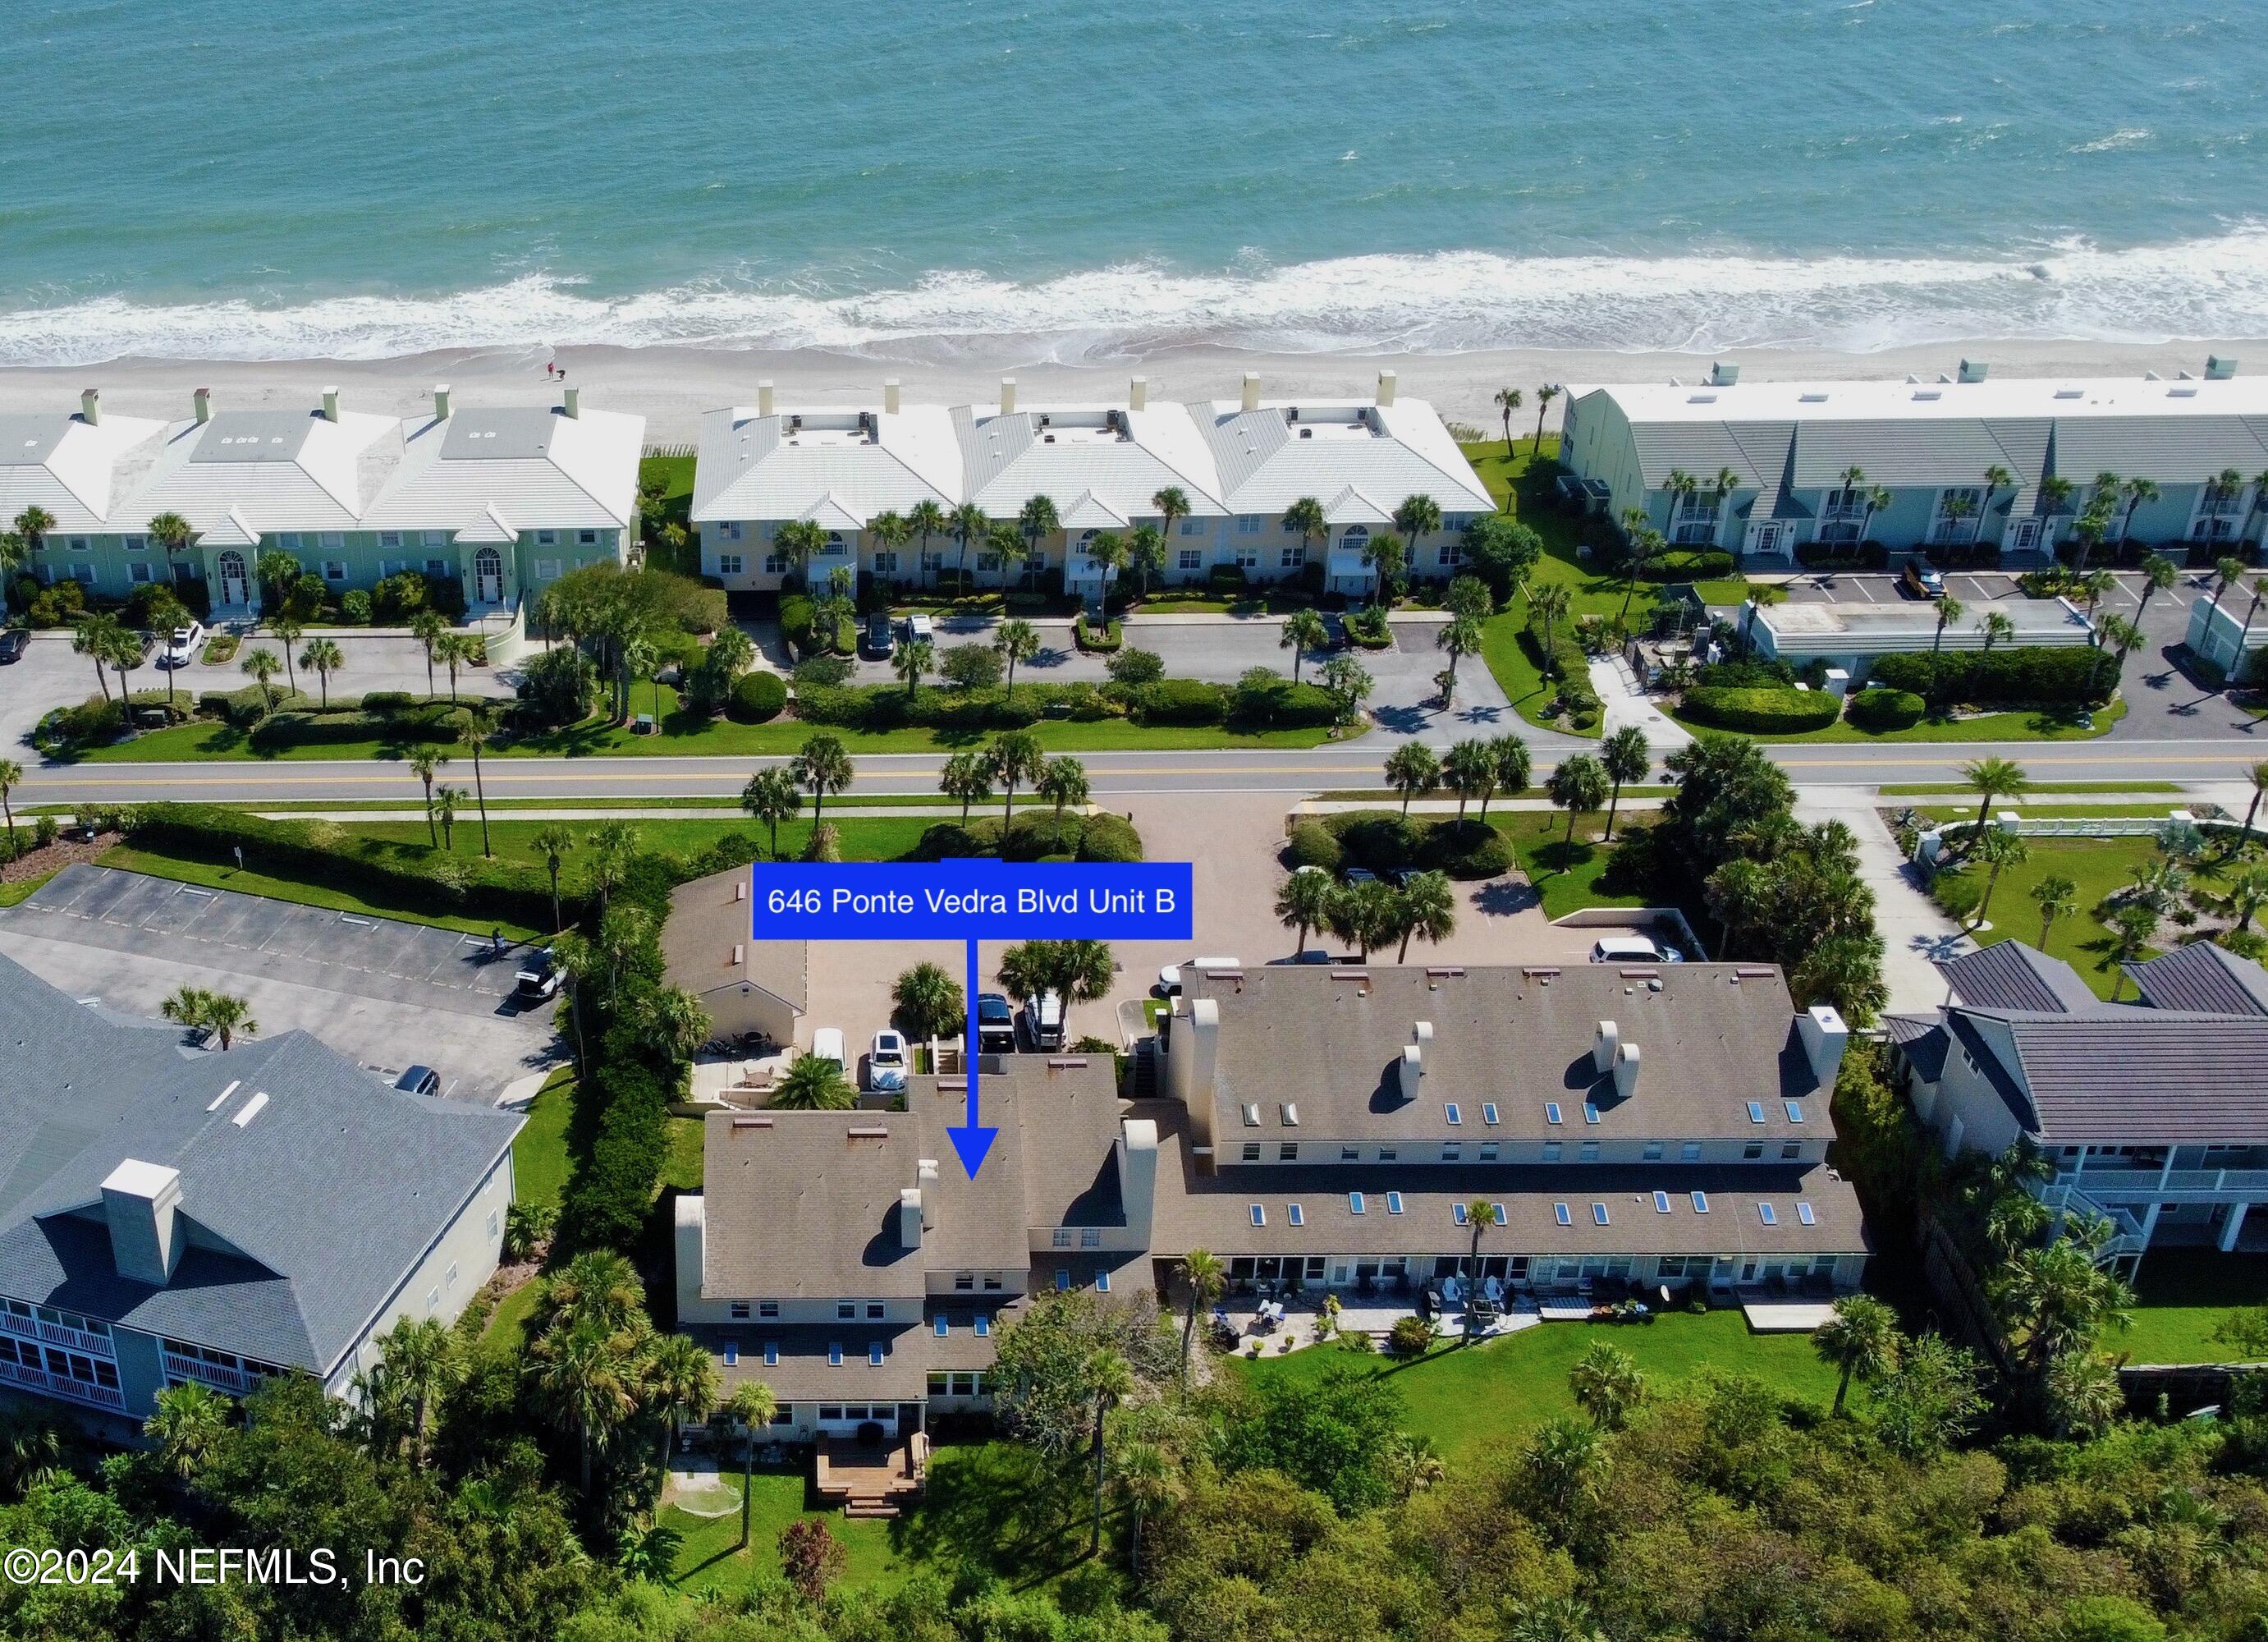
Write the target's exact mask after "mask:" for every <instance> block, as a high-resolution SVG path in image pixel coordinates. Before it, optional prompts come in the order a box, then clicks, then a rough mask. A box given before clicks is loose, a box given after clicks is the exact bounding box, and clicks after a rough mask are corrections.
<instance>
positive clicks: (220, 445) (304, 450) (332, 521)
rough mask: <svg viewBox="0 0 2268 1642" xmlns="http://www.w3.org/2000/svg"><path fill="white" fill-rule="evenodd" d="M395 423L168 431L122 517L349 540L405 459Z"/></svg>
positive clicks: (266, 423) (233, 425) (284, 416)
mask: <svg viewBox="0 0 2268 1642" xmlns="http://www.w3.org/2000/svg"><path fill="white" fill-rule="evenodd" d="M400 458H401V432H400V424H399V423H396V422H395V421H394V418H393V417H391V416H372V415H371V414H370V413H369V412H367V411H354V410H347V411H342V412H340V414H339V419H338V420H337V421H336V422H331V421H328V420H326V419H325V418H324V416H322V414H321V413H320V411H315V410H308V411H304V412H303V411H296V410H219V411H216V412H214V413H213V416H212V419H211V420H210V421H209V422H194V421H192V422H177V423H173V425H172V426H171V427H170V428H169V429H167V430H166V435H165V438H164V442H163V444H162V445H160V446H159V448H158V455H157V459H156V460H155V461H154V462H152V463H151V468H150V472H149V474H148V475H147V476H146V477H145V478H144V480H143V482H142V483H141V484H140V485H139V486H138V487H137V488H136V490H135V492H134V494H133V495H132V496H131V497H129V498H128V499H127V502H126V504H125V508H124V512H125V514H126V516H127V517H129V518H132V519H144V520H146V519H151V518H152V517H154V516H155V515H157V514H158V513H163V512H174V513H179V514H180V515H181V517H182V518H184V519H188V521H189V525H190V527H191V528H192V529H194V530H195V531H196V532H197V534H199V535H200V536H204V535H216V536H217V534H231V533H232V526H231V524H230V520H231V519H232V517H233V519H235V521H236V523H235V526H234V528H235V529H241V530H249V531H251V532H254V533H255V534H256V533H258V532H261V531H276V530H347V529H351V528H353V527H355V526H357V524H359V523H360V522H361V515H362V510H363V508H364V507H365V505H366V504H367V503H368V500H369V498H370V497H372V496H373V495H375V494H376V493H377V491H378V490H379V486H380V485H381V484H382V483H383V482H384V481H385V479H386V476H387V474H388V473H389V472H391V471H392V469H393V468H394V464H395V462H396V461H398V460H400Z"/></svg>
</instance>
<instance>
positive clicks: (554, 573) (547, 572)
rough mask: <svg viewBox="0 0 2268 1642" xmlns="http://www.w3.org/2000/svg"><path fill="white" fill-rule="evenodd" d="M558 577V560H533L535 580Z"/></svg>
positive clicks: (721, 567)
mask: <svg viewBox="0 0 2268 1642" xmlns="http://www.w3.org/2000/svg"><path fill="white" fill-rule="evenodd" d="M717 568H718V570H720V571H721V570H724V563H723V562H722V561H721V560H720V561H719V562H718V567H717ZM725 573H726V574H727V575H730V574H732V573H733V572H732V571H726V572H725ZM558 578H559V561H558V560H556V559H538V560H536V561H535V579H536V580H538V581H540V582H548V581H556V580H558Z"/></svg>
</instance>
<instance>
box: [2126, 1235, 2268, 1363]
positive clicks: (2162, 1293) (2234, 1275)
mask: <svg viewBox="0 0 2268 1642" xmlns="http://www.w3.org/2000/svg"><path fill="white" fill-rule="evenodd" d="M2134 1287H2135V1298H2136V1300H2137V1301H2138V1303H2137V1305H2136V1306H2135V1307H2134V1312H2133V1317H2134V1326H2133V1327H2132V1328H2131V1329H2112V1330H2111V1331H2110V1332H2109V1333H2107V1334H2106V1335H2104V1336H2103V1339H2102V1344H2103V1345H2104V1346H2105V1347H2107V1348H2108V1349H2109V1350H2110V1351H2117V1352H2120V1353H2122V1354H2124V1356H2125V1357H2126V1358H2127V1359H2129V1360H2130V1361H2132V1362H2137V1363H2221V1362H2229V1361H2235V1360H2242V1359H2241V1358H2240V1356H2239V1354H2238V1353H2236V1352H2235V1351H2234V1349H2233V1348H2232V1347H2230V1346H2228V1344H2224V1343H2223V1342H2221V1341H2219V1340H2216V1339H2214V1338H2213V1330H2214V1329H2218V1328H2219V1327H2220V1324H2221V1322H2223V1321H2224V1320H2225V1319H2227V1318H2228V1316H2230V1315H2231V1314H2234V1313H2235V1312H2236V1311H2238V1310H2240V1309H2242V1308H2243V1307H2250V1306H2257V1305H2259V1304H2260V1303H2261V1302H2262V1301H2263V1300H2268V1255H2224V1254H2221V1253H2220V1252H2219V1251H2218V1250H2215V1249H2209V1248H2161V1249H2154V1250H2152V1251H2151V1252H2150V1253H2148V1254H2147V1255H2143V1256H2142V1273H2141V1277H2140V1278H2139V1280H2138V1281H2137V1282H2136V1284H2135V1285H2134Z"/></svg>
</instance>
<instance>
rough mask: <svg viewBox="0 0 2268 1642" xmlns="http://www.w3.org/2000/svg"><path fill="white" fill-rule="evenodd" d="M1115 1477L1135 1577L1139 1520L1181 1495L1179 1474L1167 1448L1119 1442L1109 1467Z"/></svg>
mask: <svg viewBox="0 0 2268 1642" xmlns="http://www.w3.org/2000/svg"><path fill="white" fill-rule="evenodd" d="M1110 1474H1111V1476H1113V1477H1115V1478H1116V1480H1117V1484H1118V1491H1119V1492H1120V1493H1121V1494H1122V1495H1123V1496H1124V1497H1125V1499H1126V1515H1127V1521H1128V1523H1129V1525H1130V1534H1129V1536H1128V1543H1127V1551H1126V1566H1127V1570H1128V1572H1130V1573H1132V1574H1133V1575H1134V1577H1135V1578H1137V1579H1139V1578H1141V1576H1142V1521H1143V1519H1144V1518H1145V1517H1146V1516H1148V1515H1149V1514H1150V1513H1152V1512H1154V1511H1160V1510H1163V1509H1164V1508H1165V1507H1166V1506H1169V1505H1171V1504H1173V1503H1174V1501H1175V1500H1176V1499H1177V1498H1180V1497H1181V1493H1182V1479H1181V1474H1180V1473H1179V1472H1177V1471H1175V1469H1174V1465H1173V1462H1172V1461H1170V1460H1168V1459H1167V1457H1166V1451H1165V1450H1164V1449H1163V1448H1160V1447H1159V1446H1158V1445H1157V1444H1156V1443H1154V1442H1122V1443H1120V1444H1119V1445H1118V1457H1117V1460H1116V1462H1114V1463H1113V1464H1112V1466H1111V1468H1110Z"/></svg>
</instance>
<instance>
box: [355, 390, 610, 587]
mask: <svg viewBox="0 0 2268 1642" xmlns="http://www.w3.org/2000/svg"><path fill="white" fill-rule="evenodd" d="M644 447H645V418H644V416H633V415H630V414H628V413H625V412H622V411H616V410H593V409H586V408H585V406H584V404H583V402H582V394H581V391H580V390H579V389H578V388H572V387H570V388H566V389H563V390H562V392H561V394H560V398H559V402H558V403H557V404H556V405H497V406H461V407H460V406H455V405H453V404H452V402H451V398H450V393H449V389H448V387H447V386H446V384H444V385H442V386H440V387H436V388H434V390H433V411H432V414H431V416H416V417H410V418H407V419H405V420H404V421H403V422H402V423H401V461H400V462H399V463H397V464H396V465H395V467H394V471H393V473H392V475H390V476H389V477H388V478H387V482H386V483H385V485H384V486H383V488H381V489H380V490H379V492H378V494H377V495H376V496H375V497H372V499H371V503H370V505H369V507H368V509H367V510H366V512H365V514H364V516H363V518H362V519H361V521H360V522H361V526H362V528H361V529H360V530H359V531H357V532H355V533H353V535H352V541H353V545H354V547H355V548H356V549H357V550H358V553H359V557H357V559H356V560H354V561H353V562H352V563H351V564H350V581H351V582H352V583H353V585H364V586H367V585H370V584H371V583H372V582H375V581H377V580H378V579H379V578H381V577H384V576H388V575H392V574H394V573H396V572H398V571H404V570H415V571H423V572H424V573H425V574H426V575H428V576H432V577H436V578H445V579H451V580H456V581H460V582H461V583H463V585H464V589H465V604H466V607H467V608H468V610H469V611H470V612H472V613H473V614H475V615H481V614H485V613H487V612H490V611H495V610H500V609H512V608H517V607H520V606H522V605H523V604H525V603H526V602H527V601H530V600H534V599H535V598H537V597H538V596H540V595H541V593H542V592H543V590H544V589H545V588H546V587H548V586H549V585H551V584H552V583H553V582H555V581H556V580H558V579H559V578H560V577H562V576H563V575H564V574H566V573H567V572H568V571H572V570H578V569H580V568H582V567H583V566H585V565H589V564H597V563H615V564H621V563H626V562H627V560H628V557H629V554H630V548H631V547H632V546H633V545H634V544H635V542H636V540H637V518H638V511H637V478H638V458H639V456H640V454H641V453H643V452H644ZM325 573H326V575H328V571H326V572H325Z"/></svg>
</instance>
